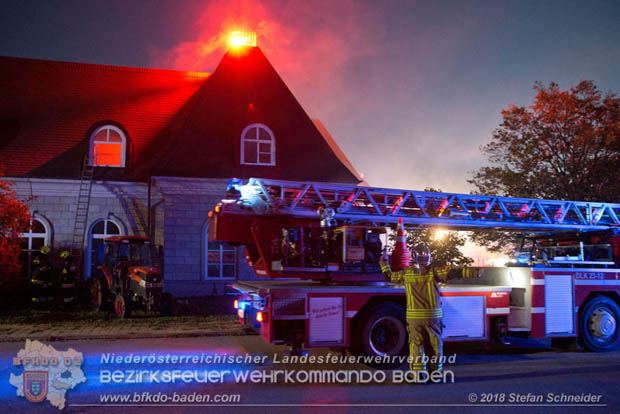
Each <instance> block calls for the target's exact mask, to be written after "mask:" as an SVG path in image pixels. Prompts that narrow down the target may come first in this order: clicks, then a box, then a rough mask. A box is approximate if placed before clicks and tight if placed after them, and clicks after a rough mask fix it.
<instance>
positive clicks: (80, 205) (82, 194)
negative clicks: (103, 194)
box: [71, 157, 94, 275]
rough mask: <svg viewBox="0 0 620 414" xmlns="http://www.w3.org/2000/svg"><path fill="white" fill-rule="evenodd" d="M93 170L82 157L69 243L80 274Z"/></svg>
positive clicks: (87, 160)
mask: <svg viewBox="0 0 620 414" xmlns="http://www.w3.org/2000/svg"><path fill="white" fill-rule="evenodd" d="M93 170H94V167H93V166H92V164H91V163H90V159H89V158H88V157H84V163H83V164H82V172H81V176H80V188H79V192H78V198H77V205H76V211H75V223H74V226H73V240H72V243H71V255H72V256H73V257H74V260H75V262H74V263H75V266H76V268H77V270H78V272H79V274H80V275H81V274H82V272H81V270H82V269H81V267H82V258H83V252H84V236H85V234H86V223H87V221H88V209H89V207H90V195H91V192H92V189H93Z"/></svg>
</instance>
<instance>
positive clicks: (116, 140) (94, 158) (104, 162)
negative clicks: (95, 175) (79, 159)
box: [90, 125, 127, 167]
mask: <svg viewBox="0 0 620 414" xmlns="http://www.w3.org/2000/svg"><path fill="white" fill-rule="evenodd" d="M126 143H127V140H126V139H125V134H124V133H123V131H122V130H121V129H120V128H118V127H115V126H113V125H104V126H102V127H99V128H97V129H96V130H95V131H94V132H93V134H92V135H91V138H90V159H91V164H92V165H94V166H97V167H124V166H125V153H126Z"/></svg>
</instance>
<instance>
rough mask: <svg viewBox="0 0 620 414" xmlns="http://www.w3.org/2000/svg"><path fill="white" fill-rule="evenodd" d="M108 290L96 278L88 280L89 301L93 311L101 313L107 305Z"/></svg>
mask: <svg viewBox="0 0 620 414" xmlns="http://www.w3.org/2000/svg"><path fill="white" fill-rule="evenodd" d="M107 296H108V289H107V286H106V285H105V284H104V282H103V281H102V280H101V279H100V278H98V277H93V278H92V279H91V280H90V297H91V299H90V301H91V305H92V307H93V309H94V310H96V311H103V310H105V308H106V305H107V303H108V301H107V299H108V298H107Z"/></svg>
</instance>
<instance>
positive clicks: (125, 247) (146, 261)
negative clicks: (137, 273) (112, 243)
mask: <svg viewBox="0 0 620 414" xmlns="http://www.w3.org/2000/svg"><path fill="white" fill-rule="evenodd" d="M118 256H119V261H121V260H129V261H131V262H136V264H139V265H140V266H149V267H152V266H153V263H154V261H153V256H152V254H151V245H150V243H140V244H132V243H129V244H121V246H120V248H119V251H118Z"/></svg>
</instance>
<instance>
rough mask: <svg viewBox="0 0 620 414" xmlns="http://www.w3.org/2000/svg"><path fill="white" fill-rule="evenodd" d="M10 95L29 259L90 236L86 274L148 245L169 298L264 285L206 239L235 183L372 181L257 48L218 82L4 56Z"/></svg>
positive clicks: (3, 98) (224, 70) (11, 160)
mask: <svg viewBox="0 0 620 414" xmlns="http://www.w3.org/2000/svg"><path fill="white" fill-rule="evenodd" d="M0 88H1V90H2V94H1V95H0V131H1V133H0V134H1V135H0V168H2V172H3V175H5V178H7V179H9V180H11V181H13V182H15V184H16V186H15V188H16V190H17V192H18V195H19V196H20V197H21V198H28V199H30V202H29V203H30V206H31V209H32V213H33V217H34V221H33V223H32V227H31V230H30V232H29V233H26V234H24V235H23V236H24V238H23V241H24V243H23V247H24V251H25V253H24V257H25V258H26V257H27V256H28V255H29V254H31V252H32V251H36V250H37V249H38V248H40V247H41V246H42V245H44V244H47V245H50V246H51V247H53V248H55V249H60V248H67V247H72V246H71V245H72V243H73V240H74V234H80V235H81V236H82V237H83V239H84V241H83V242H81V243H78V244H83V246H84V249H85V256H84V259H85V260H84V261H85V266H84V273H85V277H88V276H89V275H90V274H91V273H92V272H93V271H94V268H95V264H96V261H97V252H98V246H99V245H101V243H102V239H103V238H105V237H107V236H110V235H115V234H133V235H149V236H150V237H152V239H153V240H154V242H155V243H156V244H159V245H163V251H164V259H163V261H164V274H165V277H166V281H167V282H166V286H167V290H169V291H171V292H172V293H173V294H175V295H178V296H201V295H212V294H222V293H224V290H225V285H226V284H229V283H230V281H231V280H233V279H235V278H239V279H247V278H253V277H256V276H254V275H253V272H252V271H251V269H249V268H248V267H247V266H246V265H245V261H244V259H243V254H241V252H240V248H238V247H233V246H227V245H223V244H219V243H218V244H216V243H208V241H207V238H206V235H207V226H208V220H207V214H208V211H209V210H211V209H212V208H213V207H214V205H215V203H217V202H218V201H219V200H221V199H222V198H223V196H224V193H225V189H226V184H227V182H228V179H229V178H231V177H240V178H249V177H264V178H278V179H288V180H307V181H325V182H341V183H359V182H360V181H361V178H360V176H359V174H358V173H357V172H356V171H355V169H354V168H353V166H352V165H351V163H350V162H349V161H348V160H347V158H346V156H345V155H344V154H343V152H342V151H341V150H340V148H339V147H338V145H337V144H336V142H335V141H334V139H333V138H332V137H331V136H330V135H329V133H328V132H327V130H326V128H325V127H324V126H323V125H322V124H321V123H320V121H318V120H312V119H311V118H310V117H309V116H308V115H307V114H306V112H305V111H304V109H303V108H302V107H301V106H300V104H299V102H297V100H296V99H295V96H294V95H293V94H292V93H291V91H290V90H289V89H288V88H287V86H286V85H285V84H284V82H283V81H282V79H281V78H280V76H279V75H278V74H277V72H276V71H275V69H274V68H273V67H272V66H271V64H270V63H269V61H268V60H267V59H266V57H265V56H264V55H263V53H262V51H261V50H260V49H259V48H258V47H241V48H239V49H237V50H229V51H228V52H227V53H226V54H225V55H224V57H223V58H222V60H221V62H220V63H219V65H218V67H217V68H216V70H215V71H214V72H213V73H212V74H208V73H196V72H181V71H172V70H160V69H143V68H131V67H119V66H108V65H98V64H97V65H95V64H83V63H70V62H56V61H44V60H33V59H22V58H11V57H0ZM85 162H86V163H87V165H90V166H92V167H93V168H92V179H89V177H88V176H87V175H84V176H83V175H82V174H83V170H84V168H83V165H84V163H85ZM86 170H87V171H88V170H89V168H86ZM81 180H83V181H81ZM81 182H83V183H84V185H82V190H80V188H81ZM85 195H86V196H87V199H88V209H87V215H84V217H83V219H80V218H77V219H76V217H79V216H80V214H78V208H77V206H78V198H79V197H80V196H82V197H84V196H85ZM80 209H81V210H83V209H82V208H81V207H80ZM80 221H83V223H79V222H80ZM82 225H83V227H81V226H82ZM25 260H27V259H25Z"/></svg>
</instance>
